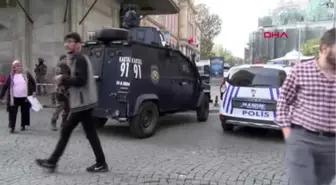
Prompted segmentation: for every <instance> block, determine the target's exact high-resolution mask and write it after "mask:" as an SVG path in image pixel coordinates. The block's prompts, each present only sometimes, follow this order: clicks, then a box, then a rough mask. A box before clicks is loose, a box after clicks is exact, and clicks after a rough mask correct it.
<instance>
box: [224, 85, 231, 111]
mask: <svg viewBox="0 0 336 185" xmlns="http://www.w3.org/2000/svg"><path fill="white" fill-rule="evenodd" d="M230 89H231V85H228V86H227V88H226V90H225V93H224V94H225V96H224V98H223V110H224V109H225V106H226V101H227V97H228V94H229V92H230Z"/></svg>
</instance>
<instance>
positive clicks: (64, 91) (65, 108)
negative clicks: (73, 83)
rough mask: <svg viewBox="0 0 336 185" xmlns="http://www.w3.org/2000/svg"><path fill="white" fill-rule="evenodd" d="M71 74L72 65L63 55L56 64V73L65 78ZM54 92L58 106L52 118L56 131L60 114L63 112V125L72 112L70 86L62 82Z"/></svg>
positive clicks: (53, 127)
mask: <svg viewBox="0 0 336 185" xmlns="http://www.w3.org/2000/svg"><path fill="white" fill-rule="evenodd" d="M70 74H71V72H70V67H69V66H68V61H67V56H66V55H62V56H61V57H60V59H59V62H58V64H57V66H56V75H63V76H64V77H65V78H68V77H69V76H70ZM54 94H55V97H56V108H55V110H54V112H53V116H52V118H51V128H52V130H54V131H56V130H57V126H56V123H57V120H58V117H59V116H60V114H61V113H62V112H63V113H62V124H61V127H63V126H64V124H65V123H66V121H67V118H68V116H69V112H70V105H69V87H68V86H66V85H65V84H62V83H61V84H58V85H56V91H55V93H54Z"/></svg>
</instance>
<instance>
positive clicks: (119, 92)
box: [90, 45, 134, 118]
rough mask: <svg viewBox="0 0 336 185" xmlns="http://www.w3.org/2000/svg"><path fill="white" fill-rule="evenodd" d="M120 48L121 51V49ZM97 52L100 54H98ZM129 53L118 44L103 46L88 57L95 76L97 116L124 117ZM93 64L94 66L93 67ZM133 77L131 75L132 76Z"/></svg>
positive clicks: (128, 84) (129, 63)
mask: <svg viewBox="0 0 336 185" xmlns="http://www.w3.org/2000/svg"><path fill="white" fill-rule="evenodd" d="M121 50H122V51H121ZM98 52H100V53H101V54H99V55H98ZM129 56H131V53H130V52H129V51H128V50H127V49H123V48H122V47H121V46H119V45H111V46H108V47H105V46H103V48H102V49H96V54H95V57H92V56H91V57H90V58H91V62H92V63H94V65H93V68H94V70H95V75H96V78H97V84H98V85H97V87H98V107H97V109H96V110H95V112H94V113H95V115H96V116H98V117H106V116H109V117H113V118H117V117H126V116H127V95H128V92H129V86H130V82H129V81H130V78H129V76H130V75H129V73H130V71H131V67H132V66H131V62H132V61H134V60H132V59H131V57H129ZM94 66H95V67H94ZM132 77H133V76H132Z"/></svg>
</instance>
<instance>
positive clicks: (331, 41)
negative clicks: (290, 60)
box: [276, 28, 336, 185]
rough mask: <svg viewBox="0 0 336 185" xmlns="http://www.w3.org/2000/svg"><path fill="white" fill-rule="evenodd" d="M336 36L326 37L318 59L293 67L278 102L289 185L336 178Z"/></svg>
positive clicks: (325, 183) (321, 184) (322, 184)
mask: <svg viewBox="0 0 336 185" xmlns="http://www.w3.org/2000/svg"><path fill="white" fill-rule="evenodd" d="M335 34H336V33H335V28H333V29H331V30H328V31H327V32H326V33H324V34H323V36H322V37H321V39H320V55H319V58H318V59H316V60H314V61H310V62H306V63H300V64H297V65H295V66H294V68H293V70H292V72H291V74H290V75H289V76H287V78H286V80H285V82H284V84H283V86H282V89H281V93H280V97H279V99H278V102H277V118H276V121H277V123H278V124H279V125H280V126H281V127H282V131H283V135H284V138H285V141H286V157H285V165H286V167H287V169H288V176H289V181H290V185H330V184H331V182H332V181H333V179H334V177H335V165H336V164H335V157H336V156H335V132H336V74H335V65H336V61H335V54H336V51H335Z"/></svg>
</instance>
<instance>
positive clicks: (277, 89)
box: [275, 88, 280, 98]
mask: <svg viewBox="0 0 336 185" xmlns="http://www.w3.org/2000/svg"><path fill="white" fill-rule="evenodd" d="M275 91H276V95H277V98H279V96H280V88H275Z"/></svg>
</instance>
